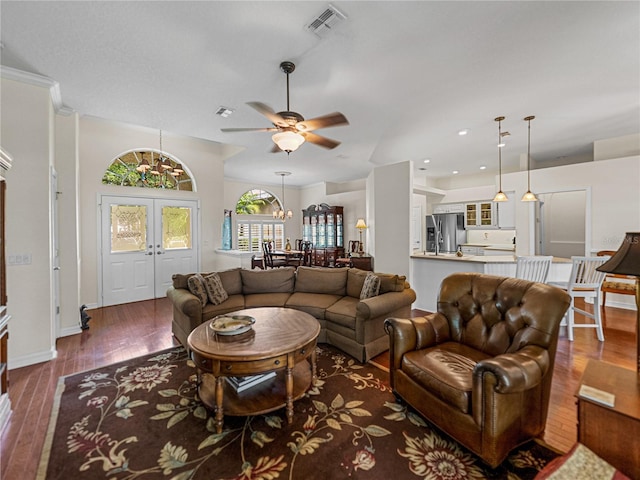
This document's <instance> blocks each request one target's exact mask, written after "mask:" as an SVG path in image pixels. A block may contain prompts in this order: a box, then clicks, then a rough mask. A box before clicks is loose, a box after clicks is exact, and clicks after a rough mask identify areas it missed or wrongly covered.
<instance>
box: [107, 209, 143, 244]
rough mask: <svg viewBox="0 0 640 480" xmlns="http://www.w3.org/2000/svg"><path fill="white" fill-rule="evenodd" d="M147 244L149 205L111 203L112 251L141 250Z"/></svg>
mask: <svg viewBox="0 0 640 480" xmlns="http://www.w3.org/2000/svg"><path fill="white" fill-rule="evenodd" d="M146 244H147V207H145V206H144V205H111V252H112V253H115V252H140V251H143V250H145V246H146Z"/></svg>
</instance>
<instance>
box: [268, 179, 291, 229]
mask: <svg viewBox="0 0 640 480" xmlns="http://www.w3.org/2000/svg"><path fill="white" fill-rule="evenodd" d="M275 173H276V175H280V177H281V178H282V203H281V207H282V208H276V209H274V210H273V218H275V219H278V220H282V221H283V222H285V221H286V220H287V218H293V212H292V211H291V210H286V211H285V206H284V177H287V176H289V175H291V172H275Z"/></svg>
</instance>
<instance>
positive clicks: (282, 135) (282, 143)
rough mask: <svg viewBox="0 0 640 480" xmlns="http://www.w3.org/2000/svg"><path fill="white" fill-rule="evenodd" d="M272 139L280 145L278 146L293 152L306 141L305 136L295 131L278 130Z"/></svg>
mask: <svg viewBox="0 0 640 480" xmlns="http://www.w3.org/2000/svg"><path fill="white" fill-rule="evenodd" d="M271 139H272V140H273V143H275V144H276V145H278V148H279V149H280V150H282V151H285V152H287V153H291V152H293V151H295V150H297V149H298V147H299V146H300V145H302V144H303V143H304V137H303V136H302V135H300V134H299V133H295V132H289V131H286V132H278V133H276V134H274V135H273V136H272V137H271Z"/></svg>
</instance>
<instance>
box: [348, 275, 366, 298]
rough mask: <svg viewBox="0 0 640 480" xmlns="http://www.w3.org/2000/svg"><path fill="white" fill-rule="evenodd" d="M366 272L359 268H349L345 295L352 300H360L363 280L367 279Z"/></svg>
mask: <svg viewBox="0 0 640 480" xmlns="http://www.w3.org/2000/svg"><path fill="white" fill-rule="evenodd" d="M368 273H370V272H368V271H367V270H360V269H359V268H350V269H349V270H348V272H347V295H348V296H350V297H353V298H360V292H362V285H364V279H365V278H367V274H368Z"/></svg>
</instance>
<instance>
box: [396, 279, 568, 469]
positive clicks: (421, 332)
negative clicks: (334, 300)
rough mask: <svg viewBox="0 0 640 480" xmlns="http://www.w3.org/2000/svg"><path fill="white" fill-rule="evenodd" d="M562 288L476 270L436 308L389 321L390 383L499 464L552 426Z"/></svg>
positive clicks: (448, 284)
mask: <svg viewBox="0 0 640 480" xmlns="http://www.w3.org/2000/svg"><path fill="white" fill-rule="evenodd" d="M568 306H569V296H568V295H567V294H566V293H565V292H564V291H562V290H560V289H558V288H556V287H552V286H549V285H545V284H542V283H534V282H529V281H527V280H520V279H516V278H503V277H496V276H493V275H484V274H480V273H456V274H453V275H450V276H449V277H447V278H445V279H444V280H443V282H442V285H441V287H440V295H439V297H438V312H436V313H432V314H429V315H427V316H425V317H422V318H413V319H399V318H389V319H387V320H386V321H385V329H386V331H387V333H388V334H389V344H390V352H389V354H390V376H391V387H392V388H393V391H394V393H395V394H396V396H397V397H400V398H401V399H403V400H404V401H406V402H407V403H408V404H409V405H411V406H412V407H413V408H415V409H416V410H417V411H418V412H419V413H420V414H422V415H423V416H424V418H425V419H427V420H428V421H430V422H431V423H432V424H433V425H435V426H436V427H438V428H439V429H440V430H442V431H443V432H445V433H446V434H448V435H450V436H451V437H452V438H454V439H455V440H457V441H458V442H459V443H461V444H462V445H464V446H465V447H467V448H468V449H469V450H471V451H472V452H474V453H475V454H476V455H478V456H479V457H480V458H482V459H483V460H484V461H485V462H486V463H487V464H489V465H490V466H491V467H496V466H497V465H499V464H500V463H501V462H502V461H503V460H504V459H505V458H506V456H507V455H508V453H509V452H510V451H511V450H512V449H513V448H515V447H516V446H518V445H520V444H522V443H524V442H526V441H528V440H530V439H531V438H534V437H536V436H539V435H541V434H542V433H543V432H544V427H545V423H546V420H547V409H548V408H547V407H548V404H549V392H550V389H551V377H552V374H553V365H554V360H555V354H556V346H557V343H558V329H559V325H560V321H561V320H562V317H563V316H564V313H565V312H566V310H567V308H568Z"/></svg>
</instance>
